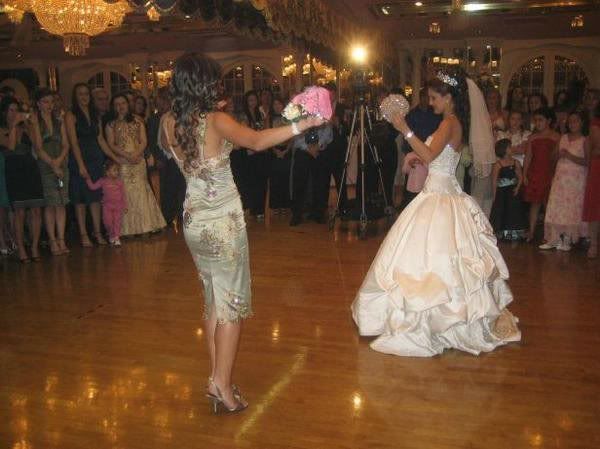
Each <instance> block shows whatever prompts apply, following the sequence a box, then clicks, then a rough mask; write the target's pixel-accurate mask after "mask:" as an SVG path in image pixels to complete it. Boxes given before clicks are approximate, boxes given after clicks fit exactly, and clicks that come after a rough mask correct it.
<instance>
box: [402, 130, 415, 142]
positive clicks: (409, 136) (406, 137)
mask: <svg viewBox="0 0 600 449" xmlns="http://www.w3.org/2000/svg"><path fill="white" fill-rule="evenodd" d="M414 135H415V133H413V132H412V131H408V132H407V133H406V135H405V136H404V138H405V139H406V140H408V139H410V138H411V137H412V136H414Z"/></svg>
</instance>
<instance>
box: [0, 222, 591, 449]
mask: <svg viewBox="0 0 600 449" xmlns="http://www.w3.org/2000/svg"><path fill="white" fill-rule="evenodd" d="M249 234H250V243H251V256H252V273H253V291H254V301H253V302H254V306H255V313H256V316H255V318H253V319H251V320H249V321H248V322H247V323H246V325H245V328H244V335H243V342H242V346H241V350H240V354H239V358H238V365H237V366H238V369H237V372H236V382H237V383H239V384H240V385H241V387H242V389H243V391H244V393H245V395H246V396H247V399H248V400H249V401H250V404H251V405H250V408H249V409H248V410H247V411H246V412H244V413H242V414H240V415H236V416H226V417H215V416H212V415H210V413H209V407H208V403H207V401H206V399H205V398H204V386H205V383H206V379H205V376H206V373H207V356H206V352H205V349H204V336H203V334H202V330H201V324H202V322H201V307H202V300H201V292H200V287H199V284H198V280H197V275H196V273H195V271H194V267H193V264H192V260H191V258H190V256H189V254H188V252H187V249H186V247H185V243H184V242H183V239H182V238H181V236H180V235H175V234H173V233H172V232H170V233H167V234H164V235H162V236H158V237H155V238H151V239H147V240H129V241H127V242H126V243H125V245H124V247H123V248H122V249H120V250H111V249H109V248H98V249H93V250H83V249H75V250H74V251H73V254H72V255H71V256H70V257H65V258H59V259H52V260H51V259H49V258H48V259H46V260H44V261H43V262H42V263H39V264H31V265H28V266H20V265H18V264H17V263H15V262H14V261H6V260H2V261H1V262H0V270H1V271H0V298H1V299H0V375H1V380H0V449H71V448H93V449H104V448H107V449H137V448H139V449H155V448H160V449H168V448H178V449H179V448H183V449H196V448H197V449H209V448H215V449H221V448H222V449H226V448H227V449H229V448H237V447H239V448H257V449H287V448H290V449H292V448H293V449H305V448H306V449H308V448H310V449H336V448H377V449H379V448H394V449H398V448H402V449H407V448H415V449H416V448H419V449H421V448H426V449H442V448H453V449H454V448H456V449H459V448H460V449H467V448H483V447H485V448H486V449H492V448H501V449H519V448H568V449H573V448H585V449H592V448H598V447H600V426H599V425H598V423H599V422H600V332H599V331H598V329H600V261H592V262H591V261H588V260H586V259H585V258H584V256H583V254H580V253H572V254H570V253H560V254H556V253H552V254H541V253H540V252H539V251H537V250H536V249H534V248H533V247H532V246H527V245H519V246H511V245H503V246H502V252H503V254H504V255H505V257H506V259H507V262H508V265H509V268H510V269H511V273H512V279H511V282H510V284H511V286H512V288H513V291H514V293H515V297H516V303H515V304H514V305H513V306H512V307H511V309H512V311H513V312H514V313H515V314H516V315H517V316H519V318H520V319H521V324H520V326H521V329H522V331H523V342H522V343H520V344H516V345H511V346H508V347H505V348H501V349H499V350H497V351H495V352H493V353H491V354H487V355H483V356H481V357H473V356H470V355H467V354H463V353H459V352H455V351H449V352H446V353H445V354H444V355H442V356H440V357H436V358H432V359H407V358H399V357H393V356H386V355H383V354H380V353H376V352H373V351H371V350H370V349H369V347H368V340H367V339H362V338H359V337H358V336H357V334H356V329H355V327H354V324H353V323H352V319H351V317H350V313H349V305H350V303H351V302H352V300H353V298H354V294H355V292H356V290H357V288H358V287H359V285H360V283H361V280H362V277H363V275H364V274H365V272H366V271H367V269H368V267H369V263H370V261H371V260H372V258H373V256H374V255H375V252H376V251H377V248H378V246H379V244H380V242H381V239H382V236H383V232H381V231H380V232H379V234H378V236H374V237H371V238H370V239H369V240H367V241H357V239H356V238H355V237H353V234H352V233H349V232H348V231H347V230H344V229H340V230H338V232H336V233H335V234H330V233H328V232H327V230H326V227H325V226H319V225H313V224H308V225H303V226H300V227H298V228H289V227H288V226H287V224H286V223H285V219H284V218H282V217H276V219H275V220H274V221H273V222H268V223H266V224H265V223H261V224H259V223H251V224H250V225H249Z"/></svg>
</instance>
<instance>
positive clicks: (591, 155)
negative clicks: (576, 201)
mask: <svg viewBox="0 0 600 449" xmlns="http://www.w3.org/2000/svg"><path fill="white" fill-rule="evenodd" d="M586 160H587V164H588V167H589V171H588V175H587V181H586V188H585V199H584V202H583V221H585V222H586V223H588V224H589V234H590V248H589V250H588V253H587V256H588V257H589V258H590V259H595V258H596V257H598V228H599V225H600V104H598V105H597V106H596V110H595V113H594V119H593V120H592V126H591V127H590V136H589V137H588V140H587V142H586Z"/></svg>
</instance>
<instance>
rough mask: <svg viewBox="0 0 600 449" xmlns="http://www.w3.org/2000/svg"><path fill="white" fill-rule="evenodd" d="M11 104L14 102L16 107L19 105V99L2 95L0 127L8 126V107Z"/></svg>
mask: <svg viewBox="0 0 600 449" xmlns="http://www.w3.org/2000/svg"><path fill="white" fill-rule="evenodd" d="M13 104H16V105H17V108H19V107H20V103H19V100H17V99H16V98H15V97H4V98H3V99H2V102H1V103H0V127H2V128H8V121H7V116H8V108H10V106H11V105H13Z"/></svg>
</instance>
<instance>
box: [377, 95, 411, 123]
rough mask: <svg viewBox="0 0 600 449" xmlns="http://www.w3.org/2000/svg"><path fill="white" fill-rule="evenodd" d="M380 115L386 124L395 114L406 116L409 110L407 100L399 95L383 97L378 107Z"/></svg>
mask: <svg viewBox="0 0 600 449" xmlns="http://www.w3.org/2000/svg"><path fill="white" fill-rule="evenodd" d="M379 110H380V111H381V115H382V116H383V118H384V119H386V120H387V121H388V122H391V121H392V117H393V116H394V115H396V114H400V115H403V116H404V115H406V114H408V111H409V110H410V105H409V104H408V100H407V99H406V98H404V97H403V96H402V95H400V94H391V95H388V96H387V97H385V98H384V99H383V100H382V101H381V104H380V105H379Z"/></svg>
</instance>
